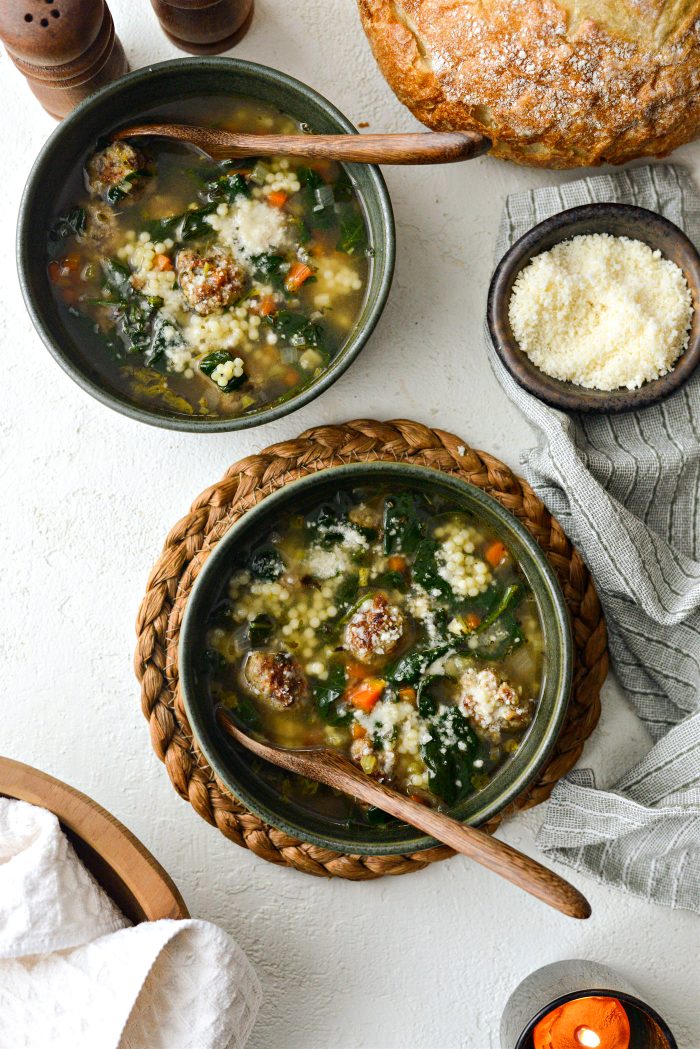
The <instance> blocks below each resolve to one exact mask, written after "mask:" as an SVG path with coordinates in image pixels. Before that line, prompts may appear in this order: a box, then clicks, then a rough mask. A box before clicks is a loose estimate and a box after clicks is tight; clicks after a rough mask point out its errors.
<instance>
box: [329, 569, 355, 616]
mask: <svg viewBox="0 0 700 1049" xmlns="http://www.w3.org/2000/svg"><path fill="white" fill-rule="evenodd" d="M359 588H360V579H359V576H356V575H349V576H346V578H345V579H344V580H343V582H342V583H341V584H340V586H339V587H338V589H337V590H336V592H335V595H334V597H333V604H334V605H335V607H336V608H337V609H338V617H342V616H344V615H345V613H346V612H347V610H348V609H349V608H352V606H353V605H354V604H355V602H356V601H357V593H358V590H359Z"/></svg>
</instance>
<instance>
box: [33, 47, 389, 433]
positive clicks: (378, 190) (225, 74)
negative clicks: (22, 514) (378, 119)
mask: <svg viewBox="0 0 700 1049" xmlns="http://www.w3.org/2000/svg"><path fill="white" fill-rule="evenodd" d="M222 95H224V96H225V95H233V96H239V97H240V96H245V97H249V98H251V99H253V100H257V101H261V102H264V103H268V104H270V105H273V106H275V107H276V108H277V109H278V110H280V111H281V112H282V113H286V114H288V115H289V116H291V117H293V118H295V119H296V120H298V121H299V122H301V123H303V124H304V125H306V126H308V128H309V129H310V130H311V131H313V132H317V133H319V134H321V133H338V132H347V133H348V134H355V133H356V129H355V128H354V127H353V126H352V124H351V123H350V121H349V120H347V119H346V117H344V116H343V114H342V113H341V112H339V110H337V109H336V108H335V106H333V105H332V104H331V103H330V102H328V101H327V100H326V99H325V98H323V96H322V95H319V94H318V92H316V91H314V90H313V89H312V88H310V87H307V85H306V84H303V83H301V82H300V81H298V80H295V79H293V78H292V77H290V76H287V75H286V74H285V73H281V72H279V71H278V70H276V69H270V68H268V67H267V66H262V65H257V64H255V63H253V62H244V61H241V60H239V59H232V58H178V59H176V60H175V61H171V62H161V63H158V64H157V65H153V66H146V67H145V68H144V69H139V70H136V71H135V72H133V73H129V74H128V75H127V76H124V77H122V78H121V79H119V80H116V81H115V82H114V83H112V84H109V85H108V86H107V87H105V88H103V89H102V90H101V91H98V92H97V93H96V94H94V95H92V96H90V98H88V99H86V100H85V101H84V102H82V103H81V104H80V105H79V106H78V107H77V108H76V109H75V110H73V112H72V113H70V115H69V116H67V117H66V118H65V119H64V120H63V121H62V122H61V123H60V124H59V126H58V127H57V128H56V130H55V131H54V132H53V134H52V135H51V137H50V138H49V139H48V141H47V142H46V144H45V145H44V147H43V149H42V150H41V152H40V154H39V156H38V157H37V159H36V161H35V163H34V166H33V168H32V171H31V173H30V175H29V179H28V181H27V185H26V188H25V191H24V196H23V198H22V203H21V206H20V212H19V221H18V228H17V260H18V269H19V278H20V284H21V287H22V292H23V295H24V300H25V303H26V305H27V309H28V310H29V314H30V316H31V318H32V321H33V323H34V325H35V327H36V329H37V331H38V332H39V334H40V335H41V337H42V339H43V340H44V343H45V344H46V346H47V348H48V349H49V351H50V352H51V354H52V355H53V356H54V357H55V358H56V360H57V361H58V363H59V364H60V365H61V367H62V368H63V369H64V370H65V371H66V372H67V373H68V374H69V375H70V376H71V378H72V379H74V380H75V382H77V383H78V385H79V386H81V387H82V388H83V389H84V390H86V391H87V392H88V393H89V394H91V395H92V396H93V397H96V398H97V400H99V401H101V402H102V403H103V404H106V405H108V406H109V407H110V408H114V409H115V410H116V411H119V412H121V413H122V414H124V415H128V416H129V417H130V418H132V419H136V420H138V421H139V422H145V423H150V424H151V425H154V426H161V427H165V428H167V429H171V430H189V431H193V432H196V433H209V432H212V433H213V432H220V431H224V430H240V429H245V428H247V427H250V426H259V425H261V424H262V423H266V422H270V421H271V420H273V419H277V418H279V417H280V416H282V415H286V414H288V413H289V412H293V411H295V410H296V409H297V408H300V407H301V406H302V405H304V404H306V403H308V402H309V401H310V400H312V399H313V398H314V397H317V396H318V395H319V394H320V393H322V392H323V391H324V390H325V389H327V387H329V386H330V385H331V384H332V383H333V382H335V380H336V379H337V378H338V376H340V375H342V373H343V372H344V371H345V370H346V368H348V367H349V366H350V364H351V363H352V361H353V360H354V359H355V357H357V355H358V353H359V352H360V350H361V349H362V347H363V346H364V344H365V343H366V341H367V339H368V338H369V336H370V334H371V332H372V330H373V328H374V326H375V325H376V323H377V321H378V319H379V316H380V315H381V312H382V310H383V308H384V304H385V302H386V299H387V296H388V294H389V288H390V286H391V279H392V275H393V270H394V252H395V235H394V219H393V213H392V209H391V203H390V200H389V196H388V193H387V189H386V185H385V183H384V179H383V178H382V175H381V173H380V171H379V169H378V168H377V167H375V166H372V165H367V164H347V165H345V170H346V172H347V173H348V175H349V177H350V179H351V181H352V183H353V185H354V188H355V191H356V194H357V197H358V199H359V202H360V206H361V209H362V211H363V214H364V218H365V224H366V227H367V232H368V243H369V256H370V257H369V274H368V281H367V286H366V288H365V291H364V298H363V302H362V305H361V308H360V312H359V315H358V317H357V319H356V321H355V323H354V325H353V327H352V328H351V330H350V332H349V334H348V336H347V337H346V339H345V341H344V343H343V345H342V346H341V347H340V349H339V351H338V353H337V354H336V355H335V357H334V358H333V360H332V361H331V363H330V364H329V365H328V367H327V368H326V369H325V370H324V371H323V372H322V374H321V375H320V376H318V377H317V378H316V379H314V380H313V381H312V382H311V383H310V384H309V385H308V386H306V387H305V388H304V389H301V390H300V391H299V392H297V393H296V394H293V395H291V396H288V397H287V398H286V399H284V400H282V401H277V402H275V403H273V404H271V405H269V406H263V407H261V408H259V409H257V410H255V411H251V412H250V413H248V414H246V415H242V416H239V417H236V418H224V417H216V416H212V417H204V416H196V415H193V416H187V415H182V414H178V413H176V412H170V411H168V409H167V408H160V407H158V406H153V407H150V406H146V405H144V404H142V403H139V402H138V401H137V400H135V399H134V398H132V397H131V396H129V395H128V394H126V393H124V392H123V391H122V390H121V389H119V388H118V387H117V385H116V384H114V383H112V382H111V381H110V379H109V378H108V376H106V375H105V373H104V371H101V370H100V369H99V368H98V367H96V366H95V363H94V360H93V359H91V355H90V353H89V351H88V347H87V345H84V343H85V341H86V340H85V339H80V338H79V337H77V336H76V335H75V334H74V333H72V332H71V331H70V330H69V329H68V327H67V325H66V323H65V320H64V318H63V317H62V316H61V311H60V309H59V306H58V304H57V302H56V300H55V298H54V295H53V294H52V292H51V289H50V287H49V277H48V273H47V261H48V260H47V256H46V253H45V251H44V250H43V245H44V244H45V243H46V237H47V231H48V229H49V226H50V223H51V222H52V220H53V217H54V212H55V207H56V188H57V187H60V186H62V185H64V183H66V182H67V181H68V180H69V179H70V178H71V176H72V175H73V174H74V173H75V169H76V166H77V165H80V164H82V163H83V162H84V159H85V158H86V157H87V156H88V155H89V154H90V153H91V152H92V151H93V150H94V148H95V144H96V142H97V140H98V139H99V138H100V137H101V136H105V135H106V134H108V133H109V132H110V131H111V130H113V129H116V128H118V127H120V126H124V125H125V124H127V123H130V122H139V121H140V122H143V117H144V115H147V114H149V115H152V114H154V113H158V112H160V113H165V114H166V115H167V119H169V120H174V119H177V103H178V101H179V100H182V99H202V98H206V97H207V96H217V97H219V98H220V97H221V96H222Z"/></svg>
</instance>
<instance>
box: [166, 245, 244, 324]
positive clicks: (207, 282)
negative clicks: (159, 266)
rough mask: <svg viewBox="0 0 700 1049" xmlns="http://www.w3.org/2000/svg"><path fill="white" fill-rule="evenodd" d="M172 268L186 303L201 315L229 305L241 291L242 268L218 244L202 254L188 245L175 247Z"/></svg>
mask: <svg viewBox="0 0 700 1049" xmlns="http://www.w3.org/2000/svg"><path fill="white" fill-rule="evenodd" d="M175 269H176V270H177V279H178V281H179V284H180V287H181V289H182V294H183V295H184V296H185V299H186V300H187V303H188V305H189V306H190V308H191V309H193V310H194V311H195V312H196V313H199V314H200V315H201V316H206V315H207V314H208V313H213V312H214V310H218V309H220V308H221V307H222V306H229V305H230V304H231V303H232V302H235V301H236V299H238V298H239V297H240V295H241V292H242V291H243V284H244V280H245V278H244V275H243V271H242V269H241V268H240V266H238V265H237V263H236V262H235V261H234V260H233V259H232V258H231V256H230V255H227V254H226V252H225V251H222V250H221V248H212V250H211V251H209V252H208V253H207V254H206V255H199V254H198V253H197V252H196V251H192V250H190V249H189V248H186V249H184V250H183V251H179V252H178V255H177V261H176V264H175Z"/></svg>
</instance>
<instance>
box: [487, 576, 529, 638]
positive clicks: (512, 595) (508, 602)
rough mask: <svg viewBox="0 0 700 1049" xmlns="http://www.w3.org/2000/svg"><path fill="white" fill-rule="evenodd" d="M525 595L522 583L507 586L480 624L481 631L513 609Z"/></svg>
mask: <svg viewBox="0 0 700 1049" xmlns="http://www.w3.org/2000/svg"><path fill="white" fill-rule="evenodd" d="M523 596H524V590H523V588H522V586H521V585H520V583H513V584H511V586H509V587H506V589H505V590H504V591H503V594H502V595H501V597H500V598H499V600H498V601H497V602H496V603H495V604H494V605H493V607H492V608H491V609H490V611H489V612H488V614H487V615H486V616H485V617H484V619H483V620H482V621H481V623H480V625H479V633H480V632H481V631H482V630H484V629H485V628H486V627H489V626H491V624H492V623H495V622H496V620H497V619H498V618H499V617H500V616H502V615H503V614H504V612H507V611H509V610H511V611H512V609H514V608H515V607H516V606H517V605H518V603H519V602H520V601H521V600H522V598H523Z"/></svg>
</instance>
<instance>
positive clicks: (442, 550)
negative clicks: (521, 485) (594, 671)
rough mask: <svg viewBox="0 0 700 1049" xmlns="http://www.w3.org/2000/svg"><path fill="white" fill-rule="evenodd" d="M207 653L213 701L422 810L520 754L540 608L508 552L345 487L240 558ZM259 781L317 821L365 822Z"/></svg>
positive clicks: (469, 789)
mask: <svg viewBox="0 0 700 1049" xmlns="http://www.w3.org/2000/svg"><path fill="white" fill-rule="evenodd" d="M206 645H207V650H206V653H204V665H205V666H206V668H207V669H206V678H207V682H208V686H207V687H208V688H209V690H210V693H211V698H212V701H213V702H214V703H216V704H223V705H224V706H225V707H227V708H229V709H232V710H234V711H235V713H236V714H237V716H239V717H240V718H241V719H242V721H243V722H245V723H246V724H247V725H248V726H249V727H251V728H253V729H257V730H258V731H262V732H263V733H264V734H265V735H266V736H267V738H269V739H270V740H271V741H272V742H274V743H277V744H279V745H282V746H288V747H295V746H331V747H335V748H337V749H339V750H341V751H342V752H343V753H345V754H346V755H348V756H349V757H350V758H351V759H352V760H353V761H355V762H356V763H357V764H358V765H359V766H360V767H361V768H362V769H363V770H364V771H365V772H366V773H367V774H368V775H370V776H373V777H376V778H377V779H379V780H382V781H384V782H387V783H390V784H391V785H393V786H395V787H397V788H398V789H400V790H403V791H404V792H406V793H407V794H409V795H415V796H417V797H418V798H420V799H422V800H423V801H425V803H426V804H428V805H433V806H446V807H451V806H454V805H456V804H458V803H459V802H460V801H462V800H464V799H465V798H467V797H468V796H469V795H470V794H472V793H474V792H475V791H477V790H479V789H481V788H482V787H484V786H485V785H486V784H487V783H488V782H489V779H490V778H491V776H492V775H493V773H494V772H495V771H496V770H497V769H498V768H500V767H501V765H502V764H503V763H504V762H505V761H506V760H507V759H508V758H509V756H510V755H511V754H513V753H514V751H515V750H517V748H518V746H519V744H520V741H521V739H522V738H523V736H524V735H525V733H526V731H527V728H528V725H529V724H530V722H531V720H532V717H533V714H534V710H535V707H536V704H537V701H538V697H539V692H540V683H541V676H542V629H541V624H540V621H539V617H538V613H537V607H536V603H535V599H534V596H533V594H532V591H531V590H530V588H529V586H528V584H527V582H526V580H525V578H524V576H523V574H522V572H521V571H520V569H519V567H518V565H517V563H516V562H515V560H514V559H513V557H512V555H511V554H510V552H509V550H508V549H507V548H506V546H505V545H504V544H503V542H502V541H501V540H500V539H499V538H498V536H496V535H494V534H492V533H491V532H490V531H489V530H488V529H487V528H485V527H484V526H483V525H482V524H481V523H480V522H479V521H478V520H476V519H475V518H474V517H473V516H471V515H468V514H466V513H465V512H464V511H463V510H461V509H460V508H459V506H456V505H453V504H450V503H449V502H447V501H446V500H444V499H442V498H440V497H427V496H425V495H423V494H421V493H418V492H415V491H411V490H410V489H406V490H402V491H399V492H396V491H392V492H391V493H389V492H388V491H386V490H385V489H382V488H377V487H374V488H362V489H357V490H353V491H342V490H341V492H339V493H338V495H337V496H336V497H335V499H334V500H333V501H332V502H330V503H326V504H323V505H320V506H319V505H317V506H314V507H311V508H310V509H309V510H308V511H307V512H304V513H298V514H295V515H292V516H289V517H287V518H284V519H282V520H280V521H279V522H277V523H276V525H275V528H274V532H271V533H270V534H269V535H266V536H262V537H260V540H259V541H258V542H257V543H256V545H255V546H253V547H252V548H250V549H249V550H248V551H246V552H245V554H244V556H242V557H241V558H240V561H239V563H238V564H237V566H236V567H235V569H234V571H233V572H232V574H231V576H230V579H229V581H228V584H227V589H226V591H225V596H224V598H223V600H222V601H221V603H220V604H219V605H218V606H217V607H216V608H215V609H214V611H213V613H212V615H211V617H210V621H209V623H208V626H207V634H206ZM265 769H266V770H267V769H268V766H265ZM265 774H266V775H269V776H271V777H275V776H276V777H277V782H278V783H279V784H280V786H281V789H282V790H283V791H284V792H285V794H287V795H288V796H289V797H291V798H292V799H293V800H295V801H297V802H298V803H299V804H300V805H302V806H306V807H309V806H311V807H312V808H314V809H316V810H319V809H320V810H322V811H323V812H324V813H325V815H327V816H328V815H335V816H336V817H337V818H338V819H340V820H343V821H347V820H358V819H359V820H365V821H366V820H367V819H369V820H370V821H371V820H372V819H373V818H376V815H374V814H373V813H372V812H371V810H370V811H368V810H366V809H362V808H361V807H359V806H358V805H356V804H355V803H354V802H351V801H350V800H349V799H347V798H341V797H338V796H333V795H331V793H330V792H329V791H326V790H325V788H321V787H318V786H317V785H316V784H311V783H308V782H306V781H303V782H302V781H300V780H298V779H297V778H289V777H286V776H284V775H283V774H281V773H279V770H277V771H270V772H266V773H265ZM381 818H382V819H383V818H384V817H381Z"/></svg>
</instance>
